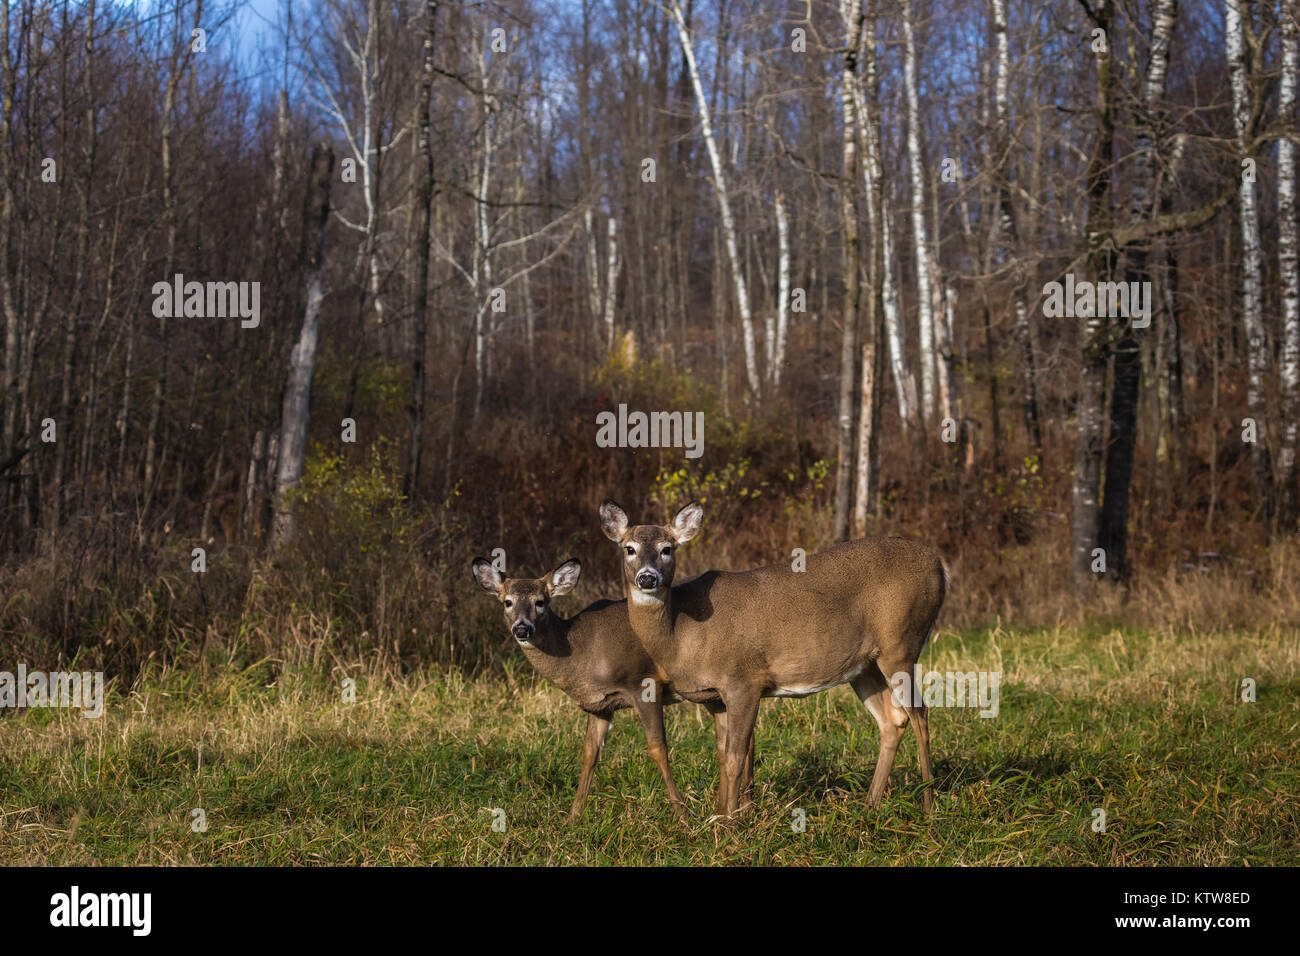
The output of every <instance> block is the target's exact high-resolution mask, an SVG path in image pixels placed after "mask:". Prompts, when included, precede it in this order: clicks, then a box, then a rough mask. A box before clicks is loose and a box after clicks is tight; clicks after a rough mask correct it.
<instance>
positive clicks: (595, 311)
mask: <svg viewBox="0 0 1300 956" xmlns="http://www.w3.org/2000/svg"><path fill="white" fill-rule="evenodd" d="M594 220H595V214H594V213H593V212H592V209H591V207H590V206H588V207H587V208H586V209H585V210H583V213H582V221H583V225H584V226H585V227H586V230H587V307H588V308H589V309H591V324H592V327H593V328H595V329H597V330H598V331H597V335H599V329H600V316H601V308H600V303H601V301H602V300H601V294H600V263H599V261H597V258H596V224H595V221H594Z"/></svg>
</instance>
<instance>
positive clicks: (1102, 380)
mask: <svg viewBox="0 0 1300 956" xmlns="http://www.w3.org/2000/svg"><path fill="white" fill-rule="evenodd" d="M1113 15H1114V0H1097V2H1096V3H1095V4H1094V5H1093V7H1092V9H1091V19H1092V23H1093V26H1094V27H1097V28H1099V29H1101V30H1102V31H1103V35H1104V36H1105V37H1106V38H1107V39H1106V46H1104V47H1103V48H1102V49H1101V50H1100V51H1098V52H1095V53H1094V54H1093V56H1094V57H1096V60H1097V99H1096V105H1095V109H1094V112H1095V115H1096V118H1097V133H1096V138H1095V139H1094V141H1093V147H1092V156H1091V158H1090V159H1089V161H1088V183H1087V190H1088V225H1087V238H1088V279H1089V280H1090V281H1093V282H1096V281H1098V280H1101V281H1109V278H1110V274H1111V271H1112V269H1113V268H1114V253H1113V252H1112V251H1111V250H1110V248H1109V247H1108V246H1107V245H1106V244H1105V243H1104V242H1103V241H1102V239H1101V237H1103V236H1106V235H1107V234H1108V233H1109V232H1110V227H1111V212H1110V197H1111V176H1112V154H1113V152H1114V148H1115V120H1114V113H1113V104H1112V101H1111V57H1110V28H1111V18H1112V16H1113ZM1100 312H1101V309H1094V310H1093V314H1092V316H1090V317H1089V318H1087V319H1086V320H1085V326H1084V340H1083V378H1082V381H1081V382H1080V385H1079V402H1078V408H1077V415H1078V423H1079V424H1078V438H1077V444H1076V447H1075V455H1074V487H1073V496H1072V497H1073V503H1072V507H1071V514H1070V552H1071V558H1070V564H1071V568H1070V570H1071V577H1072V580H1073V582H1074V586H1075V588H1076V590H1078V591H1083V590H1084V589H1085V588H1086V587H1087V586H1088V584H1089V582H1090V581H1091V579H1092V565H1093V555H1092V552H1093V549H1094V548H1095V547H1096V545H1097V515H1098V507H1099V504H1100V502H1099V497H1100V493H1101V465H1102V452H1103V449H1102V425H1103V418H1104V415H1105V407H1104V406H1105V401H1106V365H1107V360H1108V358H1109V349H1108V348H1107V339H1106V335H1107V329H1106V321H1105V319H1104V318H1102V317H1101V316H1100V315H1099V313H1100Z"/></svg>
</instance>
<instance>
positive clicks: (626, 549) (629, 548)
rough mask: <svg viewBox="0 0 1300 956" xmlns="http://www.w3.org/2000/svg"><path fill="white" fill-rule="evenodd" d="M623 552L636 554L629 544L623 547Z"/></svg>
mask: <svg viewBox="0 0 1300 956" xmlns="http://www.w3.org/2000/svg"><path fill="white" fill-rule="evenodd" d="M623 550H624V551H626V552H627V553H628V554H636V548H634V547H632V546H631V545H630V544H629V545H627V546H626V547H624V548H623Z"/></svg>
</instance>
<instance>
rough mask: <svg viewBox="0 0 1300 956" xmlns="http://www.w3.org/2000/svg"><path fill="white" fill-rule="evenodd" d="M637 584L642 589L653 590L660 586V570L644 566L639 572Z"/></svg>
mask: <svg viewBox="0 0 1300 956" xmlns="http://www.w3.org/2000/svg"><path fill="white" fill-rule="evenodd" d="M636 586H637V587H639V588H640V589H641V590H642V591H653V590H654V589H655V588H657V587H659V572H658V571H652V570H651V569H650V568H642V569H641V570H640V571H638V572H637V575H636Z"/></svg>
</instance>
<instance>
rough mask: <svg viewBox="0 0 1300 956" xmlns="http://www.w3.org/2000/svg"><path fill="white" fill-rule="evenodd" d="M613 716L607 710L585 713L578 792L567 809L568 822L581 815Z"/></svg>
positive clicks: (574, 820) (573, 821)
mask: <svg viewBox="0 0 1300 956" xmlns="http://www.w3.org/2000/svg"><path fill="white" fill-rule="evenodd" d="M613 717H614V715H613V714H612V713H610V712H608V711H606V712H605V713H601V714H588V715H587V736H586V739H585V740H583V742H582V774H581V776H579V778H578V793H577V795H576V796H574V798H573V806H572V807H571V808H570V809H569V818H568V822H569V823H575V822H577V820H578V818H579V817H580V816H582V808H583V807H584V806H585V805H586V803H587V794H588V793H590V792H591V778H592V775H593V774H594V773H595V772H596V761H598V760H600V752H601V750H603V749H604V747H605V738H606V737H607V736H609V725H610V721H611V720H612V719H613Z"/></svg>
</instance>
